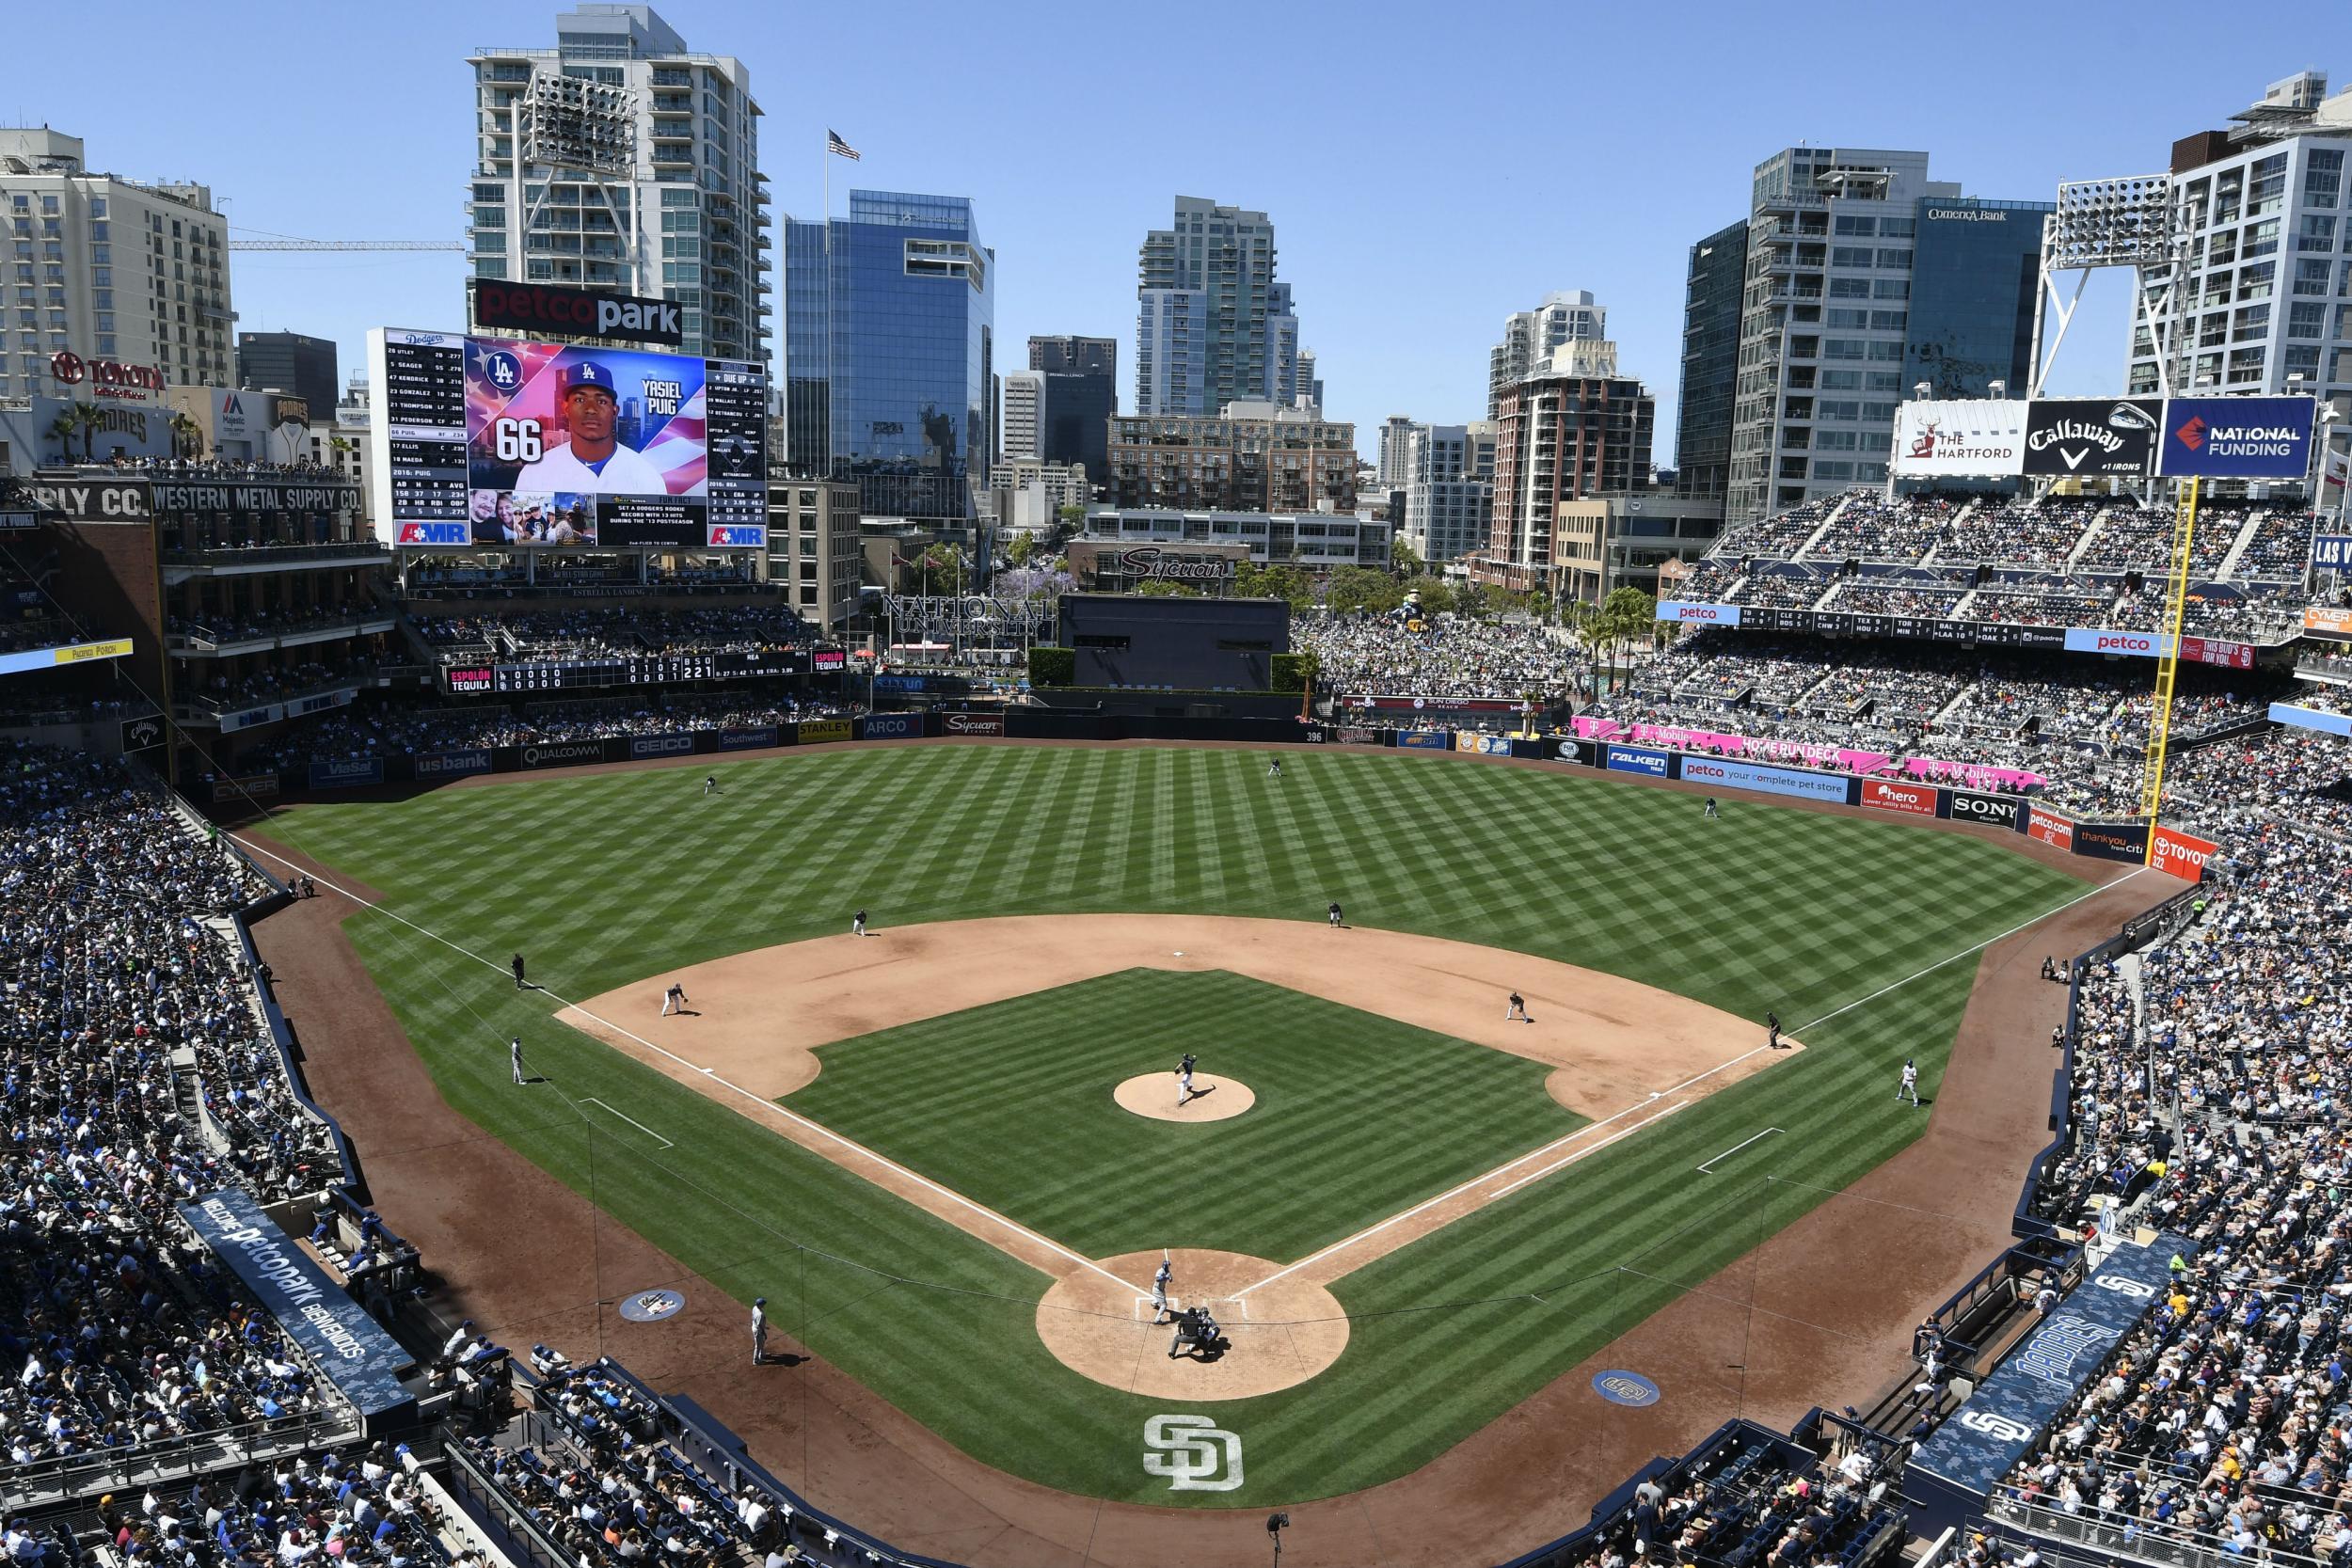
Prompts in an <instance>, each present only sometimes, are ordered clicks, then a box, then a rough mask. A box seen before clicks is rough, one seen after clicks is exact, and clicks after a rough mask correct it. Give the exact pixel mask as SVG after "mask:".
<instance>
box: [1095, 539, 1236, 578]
mask: <svg viewBox="0 0 2352 1568" xmlns="http://www.w3.org/2000/svg"><path fill="white" fill-rule="evenodd" d="M1119 567H1120V571H1122V572H1124V573H1125V574H1126V575H1127V576H1129V577H1131V578H1159V579H1160V580H1161V581H1164V582H1227V581H1230V580H1231V579H1232V576H1233V562H1232V561H1231V560H1230V559H1228V558H1227V557H1224V556H1221V555H1177V554H1174V553H1172V552H1170V551H1168V550H1163V549H1161V548H1160V547H1159V546H1157V545H1142V546H1137V547H1136V548H1135V549H1132V550H1129V551H1127V552H1126V553H1125V554H1124V555H1121V556H1120V558H1119Z"/></svg>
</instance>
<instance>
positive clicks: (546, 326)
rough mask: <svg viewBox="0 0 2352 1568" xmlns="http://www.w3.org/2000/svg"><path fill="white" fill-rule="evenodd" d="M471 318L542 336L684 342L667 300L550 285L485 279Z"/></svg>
mask: <svg viewBox="0 0 2352 1568" xmlns="http://www.w3.org/2000/svg"><path fill="white" fill-rule="evenodd" d="M473 319H474V325H476V326H478V327H484V328H488V327H501V328H510V329H512V330H515V331H518V332H523V333H537V334H540V335H542V336H544V335H546V334H548V333H557V334H560V335H562V336H564V337H573V338H613V339H619V340H623V341H628V342H633V343H682V342H684V341H686V332H685V328H684V325H683V323H682V321H681V319H680V317H679V315H678V308H677V305H676V304H675V302H674V301H671V300H666V299H646V298H644V297H642V296H640V295H637V294H616V293H607V292H605V291H604V290H601V289H559V288H556V287H555V286H553V285H552V284H548V283H506V282H501V281H498V280H497V279H494V278H486V277H485V278H483V279H481V280H479V281H477V282H476V283H475V284H474V293H473Z"/></svg>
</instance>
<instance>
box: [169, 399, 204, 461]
mask: <svg viewBox="0 0 2352 1568" xmlns="http://www.w3.org/2000/svg"><path fill="white" fill-rule="evenodd" d="M203 439H204V427H203V426H202V425H200V424H198V423H197V422H196V421H195V420H192V419H190V418H189V417H188V414H187V411H186V410H185V409H183V408H175V409H173V410H172V411H171V454H172V455H173V456H174V457H188V456H192V455H193V454H194V453H195V451H196V448H197V443H198V442H199V441H201V440H203Z"/></svg>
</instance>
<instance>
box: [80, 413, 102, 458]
mask: <svg viewBox="0 0 2352 1568" xmlns="http://www.w3.org/2000/svg"><path fill="white" fill-rule="evenodd" d="M73 422H74V423H75V424H77V425H79V426H81V428H82V461H83V462H85V463H95V462H97V461H98V433H99V431H101V430H102V429H103V428H104V427H105V423H106V411H105V410H104V409H103V408H101V407H99V406H98V404H94V403H77V404H74V405H73Z"/></svg>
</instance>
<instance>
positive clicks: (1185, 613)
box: [1061, 594, 1291, 691]
mask: <svg viewBox="0 0 2352 1568" xmlns="http://www.w3.org/2000/svg"><path fill="white" fill-rule="evenodd" d="M1061 645H1062V646H1063V647H1065V648H1068V649H1069V650H1070V651H1071V654H1072V656H1073V661H1074V666H1075V667H1074V669H1073V672H1072V674H1071V681H1070V684H1071V685H1073V686H1076V687H1141V688H1152V687H1165V688H1168V689H1173V690H1178V691H1264V690H1267V689H1271V687H1272V685H1273V682H1274V656H1275V655H1277V654H1286V653H1289V652H1290V649H1291V607H1290V604H1289V602H1288V601H1287V600H1283V599H1192V598H1177V597H1166V598H1162V597H1140V596H1137V595H1136V594H1063V595H1062V596H1061Z"/></svg>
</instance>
